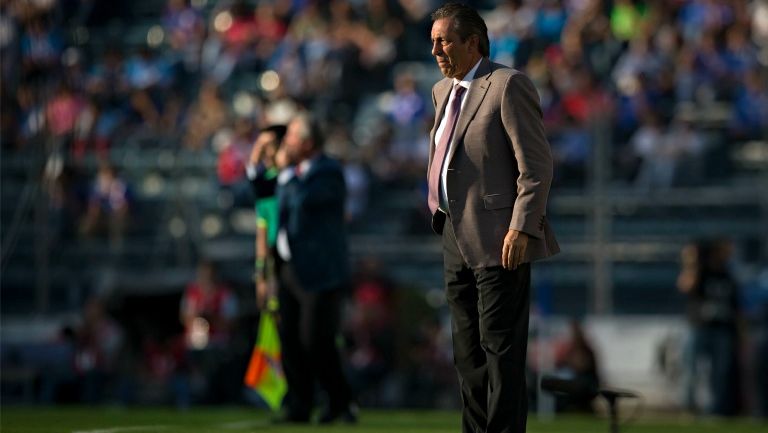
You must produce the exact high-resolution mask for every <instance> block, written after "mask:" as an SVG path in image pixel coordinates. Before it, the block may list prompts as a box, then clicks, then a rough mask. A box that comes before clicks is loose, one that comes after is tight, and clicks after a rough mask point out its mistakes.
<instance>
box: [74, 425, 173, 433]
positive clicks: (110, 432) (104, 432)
mask: <svg viewBox="0 0 768 433" xmlns="http://www.w3.org/2000/svg"><path fill="white" fill-rule="evenodd" d="M167 428H168V426H165V425H139V426H133V427H110V428H100V429H96V430H75V431H73V432H72V433H120V432H129V431H147V430H165V429H167Z"/></svg>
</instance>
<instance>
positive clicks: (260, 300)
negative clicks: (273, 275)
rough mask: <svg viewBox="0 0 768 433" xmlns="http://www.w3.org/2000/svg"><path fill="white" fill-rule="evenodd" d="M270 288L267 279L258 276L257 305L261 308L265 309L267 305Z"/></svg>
mask: <svg viewBox="0 0 768 433" xmlns="http://www.w3.org/2000/svg"><path fill="white" fill-rule="evenodd" d="M270 294H271V293H270V290H269V285H268V284H267V280H265V279H264V278H261V277H259V278H257V279H256V305H257V306H258V307H259V310H264V309H265V308H266V307H267V300H268V299H269V296H270Z"/></svg>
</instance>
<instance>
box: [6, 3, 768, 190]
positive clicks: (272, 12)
mask: <svg viewBox="0 0 768 433" xmlns="http://www.w3.org/2000/svg"><path fill="white" fill-rule="evenodd" d="M157 3H158V2H148V1H144V2H139V4H145V5H146V4H149V5H156V4H157ZM433 3H436V2H430V1H427V0H423V1H413V0H332V1H328V2H318V1H309V0H306V1H300V0H263V1H245V0H234V1H224V2H216V3H215V4H212V3H211V2H208V1H207V0H194V1H191V2H190V1H188V0H168V1H167V3H166V4H165V6H164V8H163V11H162V12H161V13H160V14H159V15H158V16H151V17H149V19H150V20H151V21H152V22H153V24H154V25H151V26H148V27H147V26H144V27H142V26H141V25H139V26H133V25H132V24H133V22H146V17H136V18H133V19H132V18H131V17H132V13H131V11H132V9H131V5H130V3H129V2H109V3H108V4H102V3H100V2H93V1H89V0H67V1H63V0H62V1H54V0H40V1H33V2H28V1H13V0H4V1H3V2H2V4H1V5H0V7H1V8H2V11H3V14H2V15H3V16H2V22H0V27H1V30H0V34H2V40H0V44H2V45H1V47H0V49H1V50H2V58H3V66H2V77H3V80H2V98H3V101H2V102H3V104H2V119H3V120H2V122H3V128H2V143H3V148H4V149H5V150H6V151H18V150H21V149H24V148H25V147H27V146H29V145H30V141H31V140H33V138H36V137H41V136H44V137H46V149H47V151H48V152H49V153H50V154H51V155H52V156H53V155H56V156H57V157H58V158H63V159H64V161H65V164H64V165H68V164H77V163H78V162H79V161H81V160H82V158H83V157H84V156H86V155H96V156H98V157H101V158H104V159H108V158H109V150H110V149H112V148H114V147H119V146H126V145H128V144H127V143H130V140H128V138H130V137H136V136H139V137H141V136H147V135H160V136H164V137H169V138H171V143H172V145H173V146H179V147H183V148H186V149H190V150H206V149H213V150H215V152H216V153H217V154H218V155H219V157H218V158H219V162H218V177H219V181H220V182H221V183H222V184H224V185H232V184H235V183H237V182H238V181H239V180H241V178H242V176H243V173H242V171H243V170H242V167H243V163H242V162H243V160H244V158H245V156H244V155H245V154H246V153H247V152H246V151H245V149H244V148H246V147H248V145H249V144H250V141H252V140H253V138H254V135H255V133H256V132H257V131H258V130H259V129H260V128H261V127H263V126H264V125H265V124H267V123H276V122H278V123H279V122H285V120H286V119H287V118H288V117H289V116H290V114H291V113H292V112H294V111H295V110H296V108H297V107H306V108H309V109H310V110H312V111H313V112H316V113H318V114H319V115H320V116H321V117H322V118H323V120H324V121H325V122H326V124H327V125H328V129H329V130H331V131H333V132H334V134H332V135H333V138H334V139H333V140H331V141H333V142H334V143H335V146H334V149H333V151H334V152H335V153H336V154H337V155H338V156H340V157H343V158H344V159H345V160H352V161H358V162H361V163H364V165H365V167H368V168H370V170H371V171H372V172H373V174H374V175H376V176H377V178H381V179H384V180H393V179H402V178H403V177H406V178H411V179H420V177H423V176H422V171H423V163H424V160H425V159H426V154H427V146H426V143H425V137H426V135H427V134H426V131H428V129H429V128H430V127H431V123H432V116H433V113H432V109H431V107H430V104H429V102H430V101H429V89H430V86H431V84H432V83H433V82H434V78H435V77H436V75H435V74H433V73H429V72H425V71H428V70H432V69H434V68H433V65H431V64H430V55H429V52H430V51H429V49H428V46H429V45H428V37H427V33H428V29H429V16H428V14H429V12H430V11H431V10H432V9H433V8H434V6H435V4H433ZM469 3H472V4H473V5H474V6H476V7H479V8H480V10H481V11H482V12H483V15H484V17H485V18H486V20H487V22H488V23H489V33H490V37H491V41H492V43H491V47H492V51H491V57H492V59H493V60H495V61H498V62H501V63H505V64H507V65H510V66H514V67H516V68H520V69H523V70H525V71H526V72H527V73H528V74H529V75H530V76H531V78H532V79H533V80H534V82H535V83H536V85H537V88H538V90H539V94H540V96H541V99H542V106H543V109H544V112H545V119H546V124H547V125H546V126H547V131H548V134H549V135H550V141H551V144H552V147H553V151H554V154H555V158H556V163H557V165H558V169H557V170H555V173H556V174H557V176H558V179H557V181H556V185H569V186H571V185H577V186H578V185H582V184H583V182H584V177H585V176H586V173H587V167H588V166H589V164H590V161H591V160H590V158H591V154H592V150H593V148H594V146H595V143H596V140H607V144H608V145H609V147H610V149H611V154H612V159H613V162H614V163H615V164H614V170H615V173H614V174H615V176H616V178H617V179H620V180H623V181H626V182H634V183H636V184H637V185H638V186H639V187H641V188H649V187H654V186H659V187H668V186H672V185H675V184H679V183H686V182H689V183H690V182H694V183H696V182H704V181H705V176H706V175H708V174H709V173H708V172H707V170H706V169H707V167H706V161H707V158H708V157H711V156H713V155H714V157H715V158H716V157H719V155H722V154H725V155H727V154H728V152H729V150H733V148H734V146H736V145H737V144H738V143H740V142H744V141H749V140H761V139H764V138H765V131H766V119H768V89H767V88H766V82H768V79H766V57H767V56H768V54H767V53H768V51H767V50H768V18H766V14H768V12H767V10H768V5H766V3H765V2H764V1H762V0H753V1H741V0H718V1H715V0H675V1H651V0H648V1H641V0H614V1H609V0H571V1H565V0H563V1H559V0H509V1H502V0H497V1H490V0H486V1H473V2H469ZM155 9H159V8H157V7H156V8H155ZM142 18H143V19H144V21H142ZM109 28H114V29H117V30H112V31H111V32H110V31H108V29H109ZM137 28H138V29H139V30H138V31H139V32H140V34H139V37H134V39H135V40H133V41H130V40H126V39H128V34H130V33H131V32H136V31H137V30H136V29H137ZM417 66H419V67H417ZM595 124H599V125H600V128H601V130H603V131H607V136H606V137H600V136H599V134H596V133H595V131H594V126H593V125H595ZM51 175H52V176H58V175H60V170H59V171H58V172H56V171H55V172H54V173H52V174H51ZM86 175H92V173H86Z"/></svg>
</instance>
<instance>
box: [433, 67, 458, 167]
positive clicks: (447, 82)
mask: <svg viewBox="0 0 768 433" xmlns="http://www.w3.org/2000/svg"><path fill="white" fill-rule="evenodd" d="M452 82H453V80H452V79H450V78H444V79H442V80H441V81H440V82H439V83H438V86H436V87H435V100H436V101H437V105H436V106H435V123H434V125H432V131H430V132H429V161H430V163H431V162H432V155H434V154H435V134H437V128H438V127H439V126H440V120H441V119H442V118H443V114H444V113H445V107H446V106H447V105H448V98H449V97H450V96H451V83H452Z"/></svg>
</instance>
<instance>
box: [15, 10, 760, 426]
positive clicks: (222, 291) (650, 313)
mask: <svg viewBox="0 0 768 433" xmlns="http://www.w3.org/2000/svg"><path fill="white" fill-rule="evenodd" d="M440 3H441V2H437V1H433V0H329V1H313V0H237V1H215V0H131V1H127V0H123V1H118V0H114V1H97V0H0V14H1V15H0V55H1V57H0V60H1V61H2V65H1V66H0V67H1V69H2V81H1V84H2V88H1V90H2V95H1V97H2V99H1V101H0V104H1V105H0V108H1V109H2V118H1V120H2V126H1V128H2V129H0V133H1V134H2V136H1V144H2V154H1V158H0V159H1V161H0V162H1V164H2V165H1V168H2V184H1V189H2V208H1V212H0V230H1V236H0V238H1V239H0V240H1V247H2V250H1V254H2V255H1V259H2V264H1V266H2V267H1V268H0V270H1V274H2V277H1V280H0V284H1V285H2V286H1V290H0V295H1V304H0V314H1V315H2V319H1V328H0V362H1V366H2V383H1V387H0V391H1V395H0V398H1V399H2V401H3V404H4V405H6V404H13V403H26V404H30V403H40V404H62V403H88V404H91V403H102V404H121V405H132V404H158V405H176V406H178V407H189V406H190V405H196V404H217V403H224V404H239V403H244V402H248V403H252V404H259V402H258V399H257V398H255V397H254V395H253V394H252V393H250V392H248V390H247V389H244V386H243V375H244V373H245V370H246V366H247V363H248V359H249V357H250V354H251V350H252V348H253V344H254V341H255V334H256V325H257V323H258V315H259V311H258V309H257V308H256V303H255V296H254V287H253V286H254V284H253V279H252V276H253V272H254V234H255V226H256V224H255V218H254V211H253V197H252V196H251V191H250V188H249V184H248V182H247V179H246V177H245V170H244V165H245V162H246V160H247V159H248V155H249V154H250V148H251V144H252V142H253V139H254V138H255V134H256V133H257V132H258V130H259V129H260V128H262V127H264V126H266V125H267V124H270V123H285V122H287V120H288V119H290V117H291V116H292V115H293V114H294V113H295V112H296V110H298V109H300V108H306V109H309V110H311V111H312V112H313V113H315V114H316V115H317V116H319V117H320V118H321V119H322V121H323V123H324V125H325V130H326V135H327V146H326V147H327V150H328V152H329V153H331V154H332V155H333V156H335V157H337V158H339V159H341V160H342V161H343V162H344V167H345V176H346V180H347V184H348V189H349V198H348V203H347V218H348V221H349V230H350V246H351V250H352V262H353V269H354V272H355V280H354V286H353V289H352V292H351V293H350V296H349V299H348V301H347V308H346V309H345V313H344V319H343V320H344V326H343V329H344V335H343V339H342V340H341V342H340V344H343V347H344V354H345V363H346V368H347V373H348V375H349V377H350V378H351V380H352V383H353V385H354V387H355V391H356V393H357V396H358V399H359V401H360V403H361V404H362V405H363V406H364V407H415V408H427V407H429V408H457V407H459V405H460V402H459V401H458V398H459V395H458V391H457V383H456V378H455V373H454V370H453V365H452V353H451V346H450V318H449V317H448V311H447V308H446V306H445V300H444V296H443V292H442V255H441V246H440V241H439V238H438V237H436V236H435V235H433V234H432V233H431V231H430V229H429V222H428V221H429V216H428V210H427V207H426V176H425V173H426V164H427V158H428V143H427V141H428V131H429V130H430V128H431V126H432V124H433V122H434V112H433V107H432V101H431V96H430V89H431V86H432V85H433V84H434V83H435V82H436V81H437V80H439V79H440V78H441V76H440V73H439V71H438V69H437V67H436V65H435V64H434V60H433V59H432V58H431V56H430V42H429V32H430V28H431V21H430V18H429V14H430V13H431V12H432V11H433V10H434V9H435V8H436V7H437V6H439V4H440ZM467 3H469V4H471V5H473V6H475V7H477V8H478V9H479V10H480V11H481V13H482V15H483V17H484V18H485V20H486V22H487V24H488V27H489V36H490V38H491V57H492V59H493V60H495V61H497V62H500V63H504V64H507V65H510V66H514V67H516V68H518V69H521V70H523V71H525V72H526V73H527V74H528V75H529V76H530V77H531V79H532V80H533V81H534V83H535V84H536V86H537V89H538V91H539V95H540V97H541V103H542V108H543V112H544V122H545V126H546V130H547V133H548V138H549V141H550V144H551V147H552V152H553V155H554V158H555V179H554V184H553V187H552V192H551V196H550V197H551V198H550V201H549V211H548V217H549V219H550V220H551V224H552V226H553V227H554V230H555V233H556V234H557V236H558V238H559V240H560V243H561V247H562V250H563V252H562V253H561V254H559V255H558V256H556V257H555V258H554V259H551V260H548V261H546V262H542V263H540V264H538V266H536V267H534V275H533V291H534V293H533V300H534V301H533V302H534V305H533V306H532V312H533V313H532V320H531V330H530V335H531V340H530V344H529V349H530V351H529V370H530V371H529V373H530V375H529V377H530V380H529V385H530V388H531V401H532V404H531V409H532V410H534V411H540V412H542V413H546V412H551V411H552V410H567V409H573V410H586V411H589V410H591V406H590V403H591V402H590V401H586V402H585V401H581V400H579V399H577V398H574V399H572V400H571V401H565V400H563V399H558V400H557V401H554V400H552V398H551V397H549V396H547V395H540V392H539V391H538V390H537V386H536V384H537V377H539V375H540V374H542V373H556V374H560V375H561V377H572V378H583V379H585V380H589V381H593V382H594V383H600V384H602V385H604V386H616V387H621V388H628V389H632V390H636V391H638V392H640V393H641V394H642V395H643V396H644V398H645V404H646V405H647V406H649V407H652V408H655V409H658V410H666V411H674V412H690V413H697V414H698V413H710V414H717V415H748V416H760V417H768V371H767V370H768V265H767V263H768V1H766V0H748V1H747V0H562V1H559V0H507V1H504V0H496V1H495V0H485V1H482V0H478V1H469V2H467ZM707 281H709V282H713V283H712V284H710V285H709V286H708V287H709V288H708V289H707V288H706V287H707V284H705V282H707ZM199 286H205V287H211V288H212V289H211V290H213V291H214V292H215V294H216V296H215V299H216V301H215V302H212V304H211V305H210V306H208V308H210V311H209V314H210V315H211V317H213V319H212V320H211V326H210V328H207V327H205V328H203V329H200V327H199V326H198V327H196V325H195V324H194V323H185V322H184V321H183V317H182V314H181V310H182V309H181V305H182V304H183V303H188V302H189V298H190V296H192V295H191V293H192V292H194V291H195V290H196V288H197V287H199ZM702 287H705V288H702ZM718 379H720V380H718Z"/></svg>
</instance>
